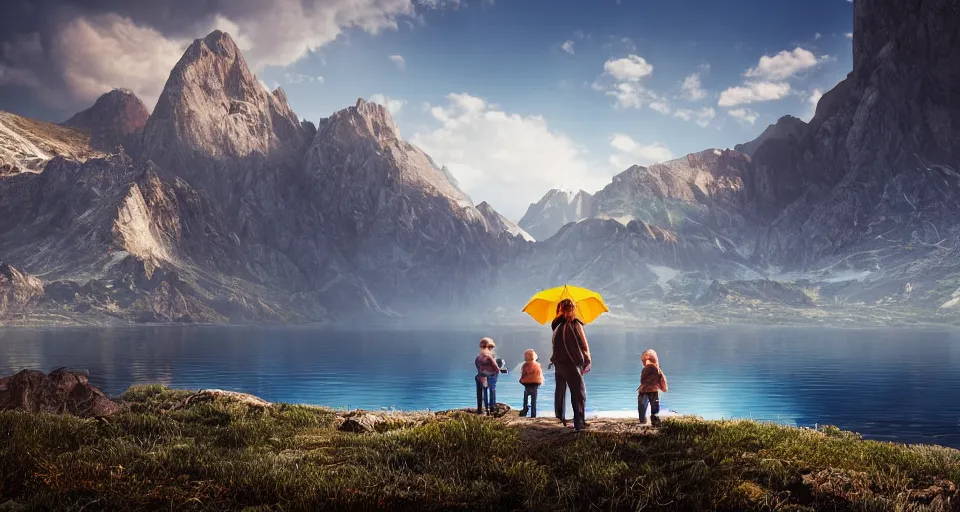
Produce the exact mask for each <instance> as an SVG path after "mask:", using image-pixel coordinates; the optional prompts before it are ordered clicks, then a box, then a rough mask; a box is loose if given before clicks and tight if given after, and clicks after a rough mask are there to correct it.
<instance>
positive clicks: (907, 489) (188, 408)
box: [0, 386, 960, 511]
mask: <svg viewBox="0 0 960 512" xmlns="http://www.w3.org/2000/svg"><path fill="white" fill-rule="evenodd" d="M196 396H197V394H195V393H192V392H189V391H180V390H170V389H166V388H163V387H161V386H141V387H134V388H131V389H130V390H128V391H127V392H126V393H124V395H123V396H122V397H121V398H122V401H123V407H122V410H121V411H120V412H118V413H116V414H113V415H111V416H108V417H106V418H101V419H83V418H78V417H74V416H68V415H51V414H36V413H27V412H18V411H5V412H0V432H6V433H7V434H9V437H8V439H9V440H10V442H7V443H3V445H0V484H2V485H0V507H6V508H5V509H10V510H19V509H20V508H23V507H26V508H28V509H46V510H79V509H81V508H83V507H93V508H96V509H100V510H153V509H157V508H175V509H178V510H210V509H215V510H241V509H254V508H255V509H257V510H275V509H304V510H307V509H313V510H317V509H321V510H322V509H337V510H342V509H349V510H371V509H378V510H408V509H410V508H411V507H412V508H417V509H421V510H463V509H473V510H504V509H527V510H557V509H571V508H589V507H591V506H593V507H600V508H602V509H609V510H627V509H629V510H633V509H636V508H645V509H649V510H691V511H701V510H704V511H705V510H759V509H769V508H775V509H780V508H784V509H790V510H796V511H814V510H823V509H842V510H859V509H862V505H863V504H864V503H866V502H870V503H872V504H873V507H874V508H873V509H876V510H888V509H889V510H892V509H895V508H903V509H907V508H909V509H911V510H931V511H933V510H951V509H955V507H956V506H957V504H958V500H960V495H958V491H957V486H956V482H958V481H960V451H957V450H953V449H949V448H939V447H934V446H911V445H901V444H895V443H885V442H875V441H864V440H862V439H860V437H859V436H858V435H856V434H853V433H850V432H843V431H840V430H839V429H836V428H833V427H822V428H820V429H817V430H813V429H802V428H794V427H785V426H778V425H772V424H765V423H758V422H752V421H743V420H741V421H706V420H699V419H696V418H691V417H676V418H667V419H665V420H664V422H663V424H662V426H661V427H660V428H651V427H647V426H640V425H639V424H638V422H637V421H635V420H633V421H630V420H602V419H601V420H593V421H591V422H590V426H589V428H588V429H587V430H586V431H584V432H582V433H579V434H577V433H574V432H573V430H572V429H571V428H563V427H562V426H560V425H559V422H557V421H556V419H554V418H538V419H530V418H519V417H517V416H516V413H515V412H514V413H508V414H505V415H504V416H501V417H498V418H494V417H482V416H478V415H476V414H472V413H467V412H462V411H447V412H442V413H435V414H427V413H383V412H374V413H369V412H366V411H337V410H331V409H328V408H324V407H316V406H313V407H307V406H296V405H288V404H279V403H278V404H267V405H265V403H260V402H258V401H256V400H245V399H243V398H242V397H241V398H238V397H236V396H213V397H210V399H207V400H199V399H194V398H191V397H196ZM368 416H375V417H376V418H377V419H371V418H369V417H368ZM4 502H5V503H4Z"/></svg>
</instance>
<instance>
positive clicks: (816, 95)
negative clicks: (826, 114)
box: [807, 89, 823, 109]
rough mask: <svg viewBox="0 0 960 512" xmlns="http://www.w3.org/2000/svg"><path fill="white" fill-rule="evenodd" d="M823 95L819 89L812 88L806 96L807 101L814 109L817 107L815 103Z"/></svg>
mask: <svg viewBox="0 0 960 512" xmlns="http://www.w3.org/2000/svg"><path fill="white" fill-rule="evenodd" d="M822 97H823V91H821V90H820V89H814V90H812V91H810V97H809V98H807V101H808V102H809V103H810V106H812V107H813V108H814V109H816V108H817V103H820V98H822Z"/></svg>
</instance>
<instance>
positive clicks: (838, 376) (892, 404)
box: [0, 326, 960, 447]
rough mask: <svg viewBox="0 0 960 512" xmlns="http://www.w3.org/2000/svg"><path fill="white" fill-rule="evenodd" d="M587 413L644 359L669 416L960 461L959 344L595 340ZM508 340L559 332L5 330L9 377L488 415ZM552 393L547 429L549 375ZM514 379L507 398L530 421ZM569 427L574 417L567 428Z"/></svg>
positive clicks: (1, 344) (506, 382)
mask: <svg viewBox="0 0 960 512" xmlns="http://www.w3.org/2000/svg"><path fill="white" fill-rule="evenodd" d="M587 332H588V336H589V339H590V346H591V350H592V352H593V358H594V367H593V371H592V372H591V373H590V374H588V376H587V409H588V414H593V415H596V414H601V415H623V416H631V417H632V416H633V415H634V414H635V409H636V392H635V389H636V387H637V384H638V381H639V372H640V362H639V355H640V352H641V351H643V350H644V349H646V348H655V349H656V350H657V351H658V352H659V354H660V358H661V365H662V368H663V370H664V373H666V375H667V376H668V378H669V382H670V392H669V393H666V394H664V395H663V399H662V400H663V405H664V406H665V407H666V408H667V409H669V410H672V411H679V412H681V413H689V414H696V415H699V416H703V417H705V418H752V419H757V420H766V421H775V422H780V423H785V424H796V425H804V426H813V425H815V424H821V425H822V424H831V425H837V426H839V427H841V428H843V429H846V430H854V431H857V432H860V433H862V434H863V435H864V436H865V437H867V438H872V439H881V440H896V441H902V442H911V443H934V444H942V445H947V446H953V447H960V400H957V397H958V396H960V331H936V330H895V329H884V330H841V329H820V328H773V327H717V328H671V329H655V330H637V331H623V330H613V329H605V328H603V327H601V326H588V328H587ZM482 336H492V337H493V338H494V339H496V341H497V344H498V347H497V355H498V356H499V357H503V358H505V359H506V360H507V363H508V366H509V367H510V368H515V367H516V366H517V365H519V363H521V362H522V354H523V351H524V350H526V349H528V348H533V349H535V350H536V351H537V352H538V353H539V354H540V357H541V361H542V363H543V365H544V369H546V363H547V361H548V359H549V357H550V333H549V330H548V329H546V328H538V329H529V330H515V329H505V328H500V329H497V328H494V329H490V330H485V331H484V330H479V329H464V330H457V331H453V330H442V331H441V330H431V331H417V330H393V331H390V330H370V331H363V332H358V331H346V330H336V329H328V328H312V327H129V328H127V327H124V328H98V329H0V374H3V375H7V374H10V373H13V372H15V371H18V370H21V369H24V368H34V369H41V370H45V371H49V370H52V369H54V368H56V367H59V366H70V367H73V368H79V369H86V370H89V371H90V374H91V381H92V383H93V384H95V385H97V386H99V387H100V388H102V389H103V390H104V391H105V392H107V393H108V394H110V395H118V394H120V393H122V392H123V391H124V390H125V389H126V388H127V387H129V386H131V385H133V384H147V383H162V384H165V385H167V386H171V387H176V388H210V387H215V388H222V389H230V390H235V391H243V392H247V393H252V394H255V395H258V396H261V397H263V398H265V399H267V400H271V401H283V402H292V403H308V404H322V405H328V406H333V407H349V408H367V409H379V408H397V409H408V410H411V409H418V410H421V409H431V410H440V409H449V408H459V407H469V406H475V405H476V402H475V400H476V398H475V389H474V383H473V375H474V373H475V370H474V368H473V358H474V356H475V355H476V353H477V343H478V341H479V339H480V338H481V337H482ZM546 377H547V382H546V384H545V385H544V386H543V387H542V388H541V390H540V404H539V408H540V411H541V413H540V415H541V416H544V415H547V416H549V415H551V411H552V401H553V400H552V399H553V382H552V375H547V376H546ZM518 378H519V375H518V374H517V373H514V374H511V375H503V376H501V379H500V383H499V384H498V386H497V397H498V400H499V401H501V402H506V403H508V404H510V405H511V406H513V407H515V408H518V407H519V406H520V402H521V398H522V387H521V386H520V385H519V384H518V383H517V379H518ZM568 417H569V416H568Z"/></svg>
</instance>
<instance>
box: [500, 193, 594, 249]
mask: <svg viewBox="0 0 960 512" xmlns="http://www.w3.org/2000/svg"><path fill="white" fill-rule="evenodd" d="M592 212H593V196H591V195H590V194H588V193H587V192H584V191H583V190H581V191H579V192H576V193H573V192H569V191H566V190H557V189H553V190H550V191H549V192H547V193H546V195H544V196H543V198H542V199H540V201H538V202H537V203H535V204H531V205H530V206H529V207H528V208H527V212H526V213H525V214H524V215H523V218H521V219H520V222H519V223H517V224H518V226H519V227H520V228H521V229H523V230H524V231H526V232H527V233H529V234H530V236H532V237H533V238H535V239H537V240H546V239H548V238H550V237H551V236H553V235H554V234H555V233H556V232H557V231H559V230H560V228H562V227H563V226H564V225H565V224H567V223H570V222H576V221H578V220H581V219H585V218H587V217H590V216H591V214H592Z"/></svg>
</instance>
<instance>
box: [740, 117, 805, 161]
mask: <svg viewBox="0 0 960 512" xmlns="http://www.w3.org/2000/svg"><path fill="white" fill-rule="evenodd" d="M806 132H807V123H804V122H803V121H802V120H800V119H797V118H796V117H793V116H783V117H781V118H780V119H778V120H777V122H776V123H775V124H771V125H770V126H767V129H765V130H763V133H761V134H760V135H759V136H758V137H757V138H756V139H753V140H751V141H750V142H745V143H743V144H737V145H736V146H734V148H733V149H735V150H737V151H739V152H741V153H743V154H745V155H749V156H754V155H755V154H756V153H757V150H758V149H760V146H761V145H763V143H764V142H766V141H768V140H771V139H772V140H783V139H786V140H790V139H802V138H803V137H804V135H805V134H806Z"/></svg>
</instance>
